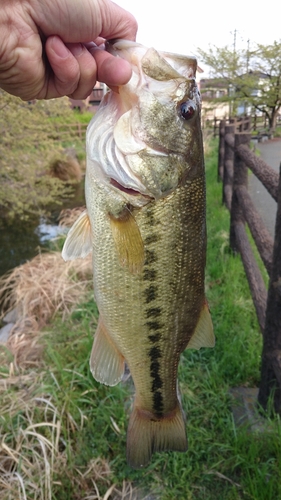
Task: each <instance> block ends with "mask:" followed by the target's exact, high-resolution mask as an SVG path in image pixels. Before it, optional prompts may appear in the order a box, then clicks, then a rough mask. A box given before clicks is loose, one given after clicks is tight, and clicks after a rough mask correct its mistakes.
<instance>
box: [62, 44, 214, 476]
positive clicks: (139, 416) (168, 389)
mask: <svg viewBox="0 0 281 500" xmlns="http://www.w3.org/2000/svg"><path fill="white" fill-rule="evenodd" d="M116 47H117V49H116ZM135 49H136V52H135ZM109 50H111V51H113V52H114V50H117V51H118V55H121V57H125V58H127V59H128V58H129V60H130V62H131V63H132V64H133V77H132V79H131V81H130V82H129V84H128V85H126V86H124V87H123V88H120V89H119V94H117V95H116V94H115V95H114V94H112V93H111V94H110V95H109V96H107V97H106V98H105V100H104V102H103V103H102V105H101V107H100V110H99V111H98V112H97V116H96V117H95V118H94V120H93V122H92V126H91V124H90V126H89V130H88V134H87V137H88V138H87V143H88V146H87V147H88V151H87V156H88V162H87V170H86V181H85V192H86V205H87V212H86V213H85V214H83V215H82V216H81V218H80V220H78V221H77V223H76V224H75V225H74V227H73V229H72V230H71V231H70V233H69V236H68V239H67V241H66V244H65V247H64V250H63V256H64V258H66V259H67V258H75V257H77V256H83V255H84V254H86V253H87V252H88V251H89V250H90V249H92V251H93V269H94V273H93V274H94V293H95V299H96V302H97V305H98V308H99V313H100V318H99V324H98V328H97V331H96V334H95V339H94V345H93V350H92V354H91V370H92V373H93V375H94V377H95V378H96V379H97V380H98V381H100V382H102V383H105V384H108V385H115V384H116V383H118V382H119V381H120V380H121V379H122V376H123V372H124V363H125V361H126V363H127V365H128V367H129V369H130V373H131V375H132V378H133V381H134V385H135V391H136V394H135V401H134V406H133V410H132V414H131V416H130V421H129V426H128V433H127V459H128V463H129V464H130V465H131V466H133V467H136V468H138V467H142V466H144V465H146V464H147V463H148V462H149V460H150V458H151V454H152V453H153V452H154V451H163V450H165V449H171V450H177V451H185V450H186V449H187V439H186V430H185V418H184V414H183V412H182V409H181V405H180V402H179V398H178V389H177V372H178V364H179V359H180V354H181V353H182V352H183V350H184V349H185V348H186V347H188V348H200V347H202V346H212V345H213V344H214V337H213V331H212V324H211V319H210V315H209V311H208V306H207V303H206V299H205V293H204V268H205V260H206V225H205V175H204V160H203V145H202V136H201V129H200V114H199V111H198V109H197V108H198V93H197V89H196V86H195V81H194V77H193V75H194V65H195V62H194V60H193V59H192V58H191V59H188V61H185V64H186V65H187V69H185V73H186V74H187V76H184V77H182V74H179V72H178V65H180V68H181V72H182V71H183V70H182V66H183V61H184V58H183V57H182V56H176V55H171V54H164V55H163V54H162V53H158V52H156V51H154V49H146V48H144V47H142V46H140V45H139V44H135V45H134V44H133V43H132V42H122V41H121V42H117V43H116V44H113V45H112V46H111V47H110V49H109ZM151 50H152V52H151ZM153 51H154V52H153ZM147 54H149V55H150V62H151V61H152V63H149V65H148V66H147ZM173 59H174V60H175V62H174V64H173V65H170V63H171V61H173ZM145 61H146V62H145ZM153 63H154V66H153ZM187 63H188V64H187ZM153 67H157V70H155V72H153V71H154V70H153ZM147 68H148V69H147ZM190 68H191V69H190ZM145 71H146V72H147V73H149V74H146V73H145ZM136 75H137V77H138V78H136ZM140 77H141V78H140ZM155 78H156V83H155ZM146 79H147V82H148V83H147V82H146ZM142 80H144V83H140V82H142ZM159 81H161V82H162V83H161V84H162V85H164V87H163V92H162V91H161V92H159ZM166 81H167V82H168V84H167V85H166ZM165 85H166V86H165ZM148 87H149V88H150V91H149V95H147V93H148V90H147V88H148ZM161 89H162V87H161ZM161 89H160V90H161ZM162 94H163V95H162ZM166 94H167V95H168V98H167V99H166ZM135 95H137V96H138V100H137V99H136V97H135ZM182 103H183V104H182ZM179 106H180V107H179ZM196 106H197V107H196ZM179 109H180V110H181V113H182V114H184V117H185V118H184V120H185V121H187V122H188V121H189V118H190V113H191V120H190V123H187V124H186V123H184V125H182V121H183V120H182V117H181V116H179ZM106 112H107V114H108V119H107V120H105V119H104V113H106ZM193 115H194V116H195V118H194V117H193ZM162 118H163V119H162ZM116 123H117V125H116ZM168 123H169V126H170V133H169V130H167V126H168ZM163 124H164V128H165V131H164V133H163V130H162V129H163ZM161 127H162V128H161ZM158 129H159V130H158ZM178 129H179V133H178ZM171 135H172V138H171ZM173 138H174V139H173ZM184 141H185V142H184ZM183 142H184V143H183ZM120 151H121V152H120ZM128 166H129V167H128ZM104 172H107V173H106V175H105V174H104ZM136 188H138V189H139V191H138V190H137V189H136ZM81 234H82V237H81ZM81 241H82V243H81ZM79 242H80V243H79Z"/></svg>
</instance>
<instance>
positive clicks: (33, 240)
mask: <svg viewBox="0 0 281 500" xmlns="http://www.w3.org/2000/svg"><path fill="white" fill-rule="evenodd" d="M84 204H85V201H84V181H83V182H82V183H81V184H79V185H78V186H77V187H76V189H75V193H74V196H73V197H72V198H70V199H69V200H67V201H64V203H63V205H62V206H59V207H58V208H56V209H54V210H51V216H50V218H48V219H45V218H43V217H33V218H32V219H30V220H28V221H26V222H25V221H24V222H23V221H16V220H15V222H14V223H13V224H12V225H3V226H2V227H0V276H2V275H3V274H4V273H6V272H7V271H9V270H10V269H13V268H14V267H16V266H19V265H21V264H24V262H26V261H27V260H30V259H32V258H33V257H34V256H35V255H37V254H38V250H39V248H48V247H49V242H50V240H51V239H53V238H55V237H56V236H58V235H59V234H63V233H65V232H66V231H65V229H64V228H60V227H59V225H58V216H59V214H60V211H61V210H62V209H63V208H74V207H79V206H81V205H84Z"/></svg>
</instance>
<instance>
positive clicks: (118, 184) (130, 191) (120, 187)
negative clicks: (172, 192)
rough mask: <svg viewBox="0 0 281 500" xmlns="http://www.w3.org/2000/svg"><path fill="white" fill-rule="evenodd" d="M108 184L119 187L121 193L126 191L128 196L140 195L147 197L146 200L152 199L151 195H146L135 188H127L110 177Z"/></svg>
mask: <svg viewBox="0 0 281 500" xmlns="http://www.w3.org/2000/svg"><path fill="white" fill-rule="evenodd" d="M110 184H111V185H112V186H114V187H116V188H117V189H119V191H122V193H126V194H128V195H129V196H141V197H143V198H147V200H152V199H153V198H152V197H151V196H148V195H147V194H143V193H141V192H140V191H137V190H135V189H132V188H127V187H125V186H123V185H122V184H120V183H119V182H118V181H116V180H115V179H112V177H111V178H110Z"/></svg>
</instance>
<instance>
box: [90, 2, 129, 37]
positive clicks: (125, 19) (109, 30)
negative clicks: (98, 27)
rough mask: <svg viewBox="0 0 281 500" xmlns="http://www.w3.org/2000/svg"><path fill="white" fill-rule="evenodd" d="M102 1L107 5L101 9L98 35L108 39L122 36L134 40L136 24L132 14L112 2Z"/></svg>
mask: <svg viewBox="0 0 281 500" xmlns="http://www.w3.org/2000/svg"><path fill="white" fill-rule="evenodd" d="M104 3H106V4H109V5H108V6H107V8H103V9H101V15H102V18H103V19H102V31H101V32H100V33H99V35H100V36H102V37H103V38H105V39H108V40H109V39H113V38H123V39H126V40H133V41H135V40H136V34H137V30H138V25H137V21H136V19H135V18H134V16H133V15H132V14H131V13H130V12H128V11H126V10H125V9H123V8H122V7H120V6H119V5H117V4H115V3H114V2H111V1H108V0H104Z"/></svg>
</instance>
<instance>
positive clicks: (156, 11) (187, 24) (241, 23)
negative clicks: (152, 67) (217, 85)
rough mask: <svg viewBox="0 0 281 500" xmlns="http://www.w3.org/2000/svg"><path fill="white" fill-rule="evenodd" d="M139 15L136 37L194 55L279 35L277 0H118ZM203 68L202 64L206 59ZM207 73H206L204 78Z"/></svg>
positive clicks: (171, 49) (267, 41) (139, 39)
mask: <svg viewBox="0 0 281 500" xmlns="http://www.w3.org/2000/svg"><path fill="white" fill-rule="evenodd" d="M114 1H115V3H117V4H119V5H120V6H122V7H123V8H124V9H126V10H129V11H130V12H131V13H132V14H133V15H134V16H135V18H136V19H137V21H138V25H139V30H138V35H137V41H138V42H139V43H142V44H143V45H146V46H149V47H154V48H155V49H158V50H165V51H168V52H176V53H180V54H186V55H196V52H197V50H196V49H197V47H200V48H201V49H203V50H208V47H209V45H210V44H211V45H216V46H217V47H223V46H225V45H229V46H231V45H232V46H233V44H234V39H235V32H236V47H237V48H243V47H244V48H245V49H246V48H247V43H248V40H249V44H250V48H251V49H252V48H254V44H255V43H261V44H265V45H269V44H271V43H272V42H273V41H274V40H280V39H281V24H280V9H279V7H278V2H276V1H275V0H268V1H267V2H263V3H262V4H261V3H260V2H259V1H258V0H233V1H232V2H230V1H229V0H208V1H206V0H201V1H200V0H169V1H168V2H167V0H166V1H165V0H114ZM199 66H201V67H202V68H203V69H204V67H203V66H202V64H201V65H200V61H199ZM204 76H205V77H206V76H207V75H204V74H202V78H204Z"/></svg>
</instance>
